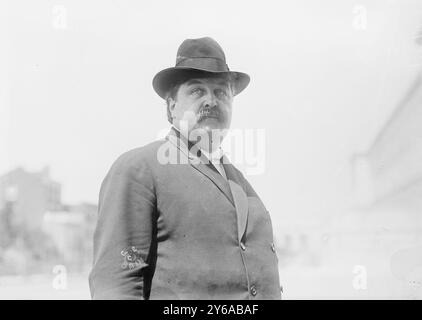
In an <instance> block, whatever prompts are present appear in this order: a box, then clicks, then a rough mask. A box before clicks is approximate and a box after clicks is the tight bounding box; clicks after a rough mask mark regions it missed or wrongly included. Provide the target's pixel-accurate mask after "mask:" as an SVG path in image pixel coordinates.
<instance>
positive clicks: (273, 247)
mask: <svg viewBox="0 0 422 320" xmlns="http://www.w3.org/2000/svg"><path fill="white" fill-rule="evenodd" d="M271 250H272V251H273V252H274V253H275V246H274V243H271Z"/></svg>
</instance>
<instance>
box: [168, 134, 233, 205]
mask: <svg viewBox="0 0 422 320" xmlns="http://www.w3.org/2000/svg"><path fill="white" fill-rule="evenodd" d="M166 139H167V140H168V141H169V142H171V143H172V144H173V145H174V146H176V147H177V148H178V149H179V150H180V151H181V153H182V154H180V157H182V156H184V157H185V159H184V160H182V159H180V163H189V164H190V165H191V166H192V167H194V168H195V169H196V170H198V171H199V172H200V173H202V174H203V175H205V176H206V177H207V178H209V179H210V180H211V181H212V182H213V183H214V184H215V185H216V186H217V188H218V189H220V191H221V192H223V194H224V195H225V196H226V198H227V199H228V200H229V201H230V203H231V204H232V205H233V206H235V203H234V199H233V196H232V194H231V191H230V186H229V184H228V183H227V181H226V179H224V177H222V176H221V174H220V173H218V172H216V171H215V170H214V169H212V167H211V166H212V164H210V163H209V161H208V159H207V158H206V157H205V156H204V155H201V156H200V157H199V158H198V157H197V155H195V154H192V153H191V152H189V150H188V147H187V144H186V141H185V139H183V138H181V137H180V136H179V134H177V132H175V130H174V129H173V128H172V130H171V131H170V133H169V134H168V135H167V137H166Z"/></svg>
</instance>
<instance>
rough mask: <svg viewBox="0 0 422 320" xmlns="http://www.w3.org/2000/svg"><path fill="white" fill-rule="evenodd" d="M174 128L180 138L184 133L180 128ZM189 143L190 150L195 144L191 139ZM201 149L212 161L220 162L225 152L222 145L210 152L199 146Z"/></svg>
mask: <svg viewBox="0 0 422 320" xmlns="http://www.w3.org/2000/svg"><path fill="white" fill-rule="evenodd" d="M172 128H173V129H174V130H175V131H176V132H177V133H178V136H179V138H180V137H181V136H182V134H181V133H180V131H179V129H177V128H176V127H175V126H172ZM186 140H187V139H186ZM188 144H189V146H188V147H189V150H190V149H191V147H192V146H193V144H192V143H191V142H190V141H189V140H188ZM199 150H200V151H201V154H203V155H204V156H206V157H207V158H208V160H210V161H211V162H212V163H220V160H221V158H222V157H223V155H224V154H225V153H224V151H223V149H222V148H221V146H220V147H218V148H217V149H216V150H214V151H213V152H211V153H208V152H207V151H205V150H204V149H201V148H199Z"/></svg>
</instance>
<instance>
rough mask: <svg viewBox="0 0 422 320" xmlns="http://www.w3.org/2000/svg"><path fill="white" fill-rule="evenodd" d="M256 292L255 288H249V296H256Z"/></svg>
mask: <svg viewBox="0 0 422 320" xmlns="http://www.w3.org/2000/svg"><path fill="white" fill-rule="evenodd" d="M257 293H258V292H257V291H256V288H255V286H251V294H252V295H253V296H256V294H257Z"/></svg>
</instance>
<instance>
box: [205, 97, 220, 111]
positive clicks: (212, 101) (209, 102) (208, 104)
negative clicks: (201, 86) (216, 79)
mask: <svg viewBox="0 0 422 320" xmlns="http://www.w3.org/2000/svg"><path fill="white" fill-rule="evenodd" d="M216 106H217V99H216V98H215V96H214V95H213V94H208V95H207V97H206V100H205V103H204V107H205V108H214V107H216Z"/></svg>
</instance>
